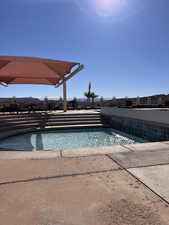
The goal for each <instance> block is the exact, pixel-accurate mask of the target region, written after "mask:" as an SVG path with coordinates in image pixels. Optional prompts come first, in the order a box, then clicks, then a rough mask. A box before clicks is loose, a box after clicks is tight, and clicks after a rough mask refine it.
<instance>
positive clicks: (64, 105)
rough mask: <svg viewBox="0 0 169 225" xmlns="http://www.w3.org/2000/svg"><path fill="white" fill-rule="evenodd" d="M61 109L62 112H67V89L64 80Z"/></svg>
mask: <svg viewBox="0 0 169 225" xmlns="http://www.w3.org/2000/svg"><path fill="white" fill-rule="evenodd" d="M63 109H64V112H67V87H66V81H65V80H64V82H63Z"/></svg>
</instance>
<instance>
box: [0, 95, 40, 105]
mask: <svg viewBox="0 0 169 225" xmlns="http://www.w3.org/2000/svg"><path fill="white" fill-rule="evenodd" d="M29 99H30V98H27V97H25V98H16V102H17V103H20V104H22V103H25V102H29ZM12 100H13V98H0V103H1V104H9V103H11V102H12ZM32 102H33V103H40V102H41V101H40V100H39V99H38V98H32Z"/></svg>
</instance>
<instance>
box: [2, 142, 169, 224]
mask: <svg viewBox="0 0 169 225" xmlns="http://www.w3.org/2000/svg"><path fill="white" fill-rule="evenodd" d="M168 174H169V142H158V143H144V144H135V145H127V146H114V147H102V148H94V149H81V150H80V149H79V150H65V151H47V152H20V151H6V152H5V151H1V153H0V201H1V204H0V218H1V223H2V224H6V225H79V224H80V225H86V224H87V225H96V224H97V225H136V224H137V225H143V224H146V225H168V224H169V204H168V203H169V178H168Z"/></svg>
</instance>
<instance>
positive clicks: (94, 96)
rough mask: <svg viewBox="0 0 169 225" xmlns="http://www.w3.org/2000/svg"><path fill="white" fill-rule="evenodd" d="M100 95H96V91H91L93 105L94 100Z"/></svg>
mask: <svg viewBox="0 0 169 225" xmlns="http://www.w3.org/2000/svg"><path fill="white" fill-rule="evenodd" d="M97 97H98V95H96V94H95V93H94V92H92V93H91V98H92V105H94V100H95V98H97Z"/></svg>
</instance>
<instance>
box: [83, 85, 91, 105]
mask: <svg viewBox="0 0 169 225" xmlns="http://www.w3.org/2000/svg"><path fill="white" fill-rule="evenodd" d="M91 94H92V93H91V82H89V88H88V92H85V93H84V96H85V97H86V98H87V102H88V103H90V99H91V98H92V96H91Z"/></svg>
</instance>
